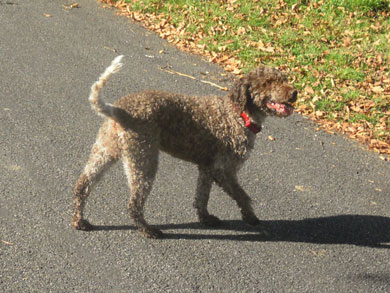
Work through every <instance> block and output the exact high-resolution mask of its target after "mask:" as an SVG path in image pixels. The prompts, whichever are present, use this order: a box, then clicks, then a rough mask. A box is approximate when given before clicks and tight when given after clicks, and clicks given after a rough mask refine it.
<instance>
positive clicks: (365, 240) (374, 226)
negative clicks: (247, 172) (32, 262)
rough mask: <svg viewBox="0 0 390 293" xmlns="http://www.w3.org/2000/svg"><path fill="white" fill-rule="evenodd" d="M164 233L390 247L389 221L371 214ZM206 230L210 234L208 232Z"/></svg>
mask: <svg viewBox="0 0 390 293" xmlns="http://www.w3.org/2000/svg"><path fill="white" fill-rule="evenodd" d="M157 227H158V228H159V229H161V230H162V231H163V232H164V230H198V231H205V233H190V232H188V233H182V232H180V233H171V232H165V233H164V239H188V240H202V239H213V240H234V241H252V242H255V241H259V242H304V243H318V244H350V245H357V246H367V247H375V248H390V218H387V217H381V216H370V215H340V216H329V217H321V218H310V219H303V220H272V221H262V222H261V225H259V226H256V227H251V226H248V225H246V224H245V223H244V222H243V221H240V220H234V221H222V224H221V225H220V226H218V227H216V228H206V227H204V226H201V225H200V224H199V223H194V222H193V223H184V224H166V225H157ZM94 230H98V231H99V230H100V231H102V230H103V231H108V230H136V228H135V227H134V226H130V225H129V226H127V225H126V226H95V227H94ZM206 231H207V233H206Z"/></svg>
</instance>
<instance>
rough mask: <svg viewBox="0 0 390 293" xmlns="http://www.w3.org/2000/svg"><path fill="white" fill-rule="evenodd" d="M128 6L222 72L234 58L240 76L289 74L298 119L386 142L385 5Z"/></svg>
mask: <svg viewBox="0 0 390 293" xmlns="http://www.w3.org/2000/svg"><path fill="white" fill-rule="evenodd" d="M106 1H110V0H106ZM111 1H112V0H111ZM127 2H128V3H129V5H130V7H131V10H133V11H137V12H139V13H143V14H148V15H149V16H148V21H154V22H156V23H163V24H164V25H166V23H169V24H170V25H173V26H174V27H175V28H176V29H177V30H178V32H176V33H177V34H179V35H178V36H177V38H176V39H177V40H179V41H183V42H187V44H188V43H191V44H194V45H193V47H194V48H196V47H197V46H200V47H201V48H204V50H205V51H203V52H202V53H204V54H206V56H209V57H210V56H211V57H213V58H214V60H215V61H216V62H219V63H221V64H222V65H223V66H225V68H226V64H228V65H231V64H233V63H232V62H230V60H231V59H232V58H233V59H235V60H238V62H237V63H236V64H238V66H240V68H239V69H240V70H242V72H247V71H249V70H251V69H253V68H254V67H256V66H258V65H259V64H266V65H271V66H283V68H284V69H286V68H287V69H286V70H287V71H289V72H290V74H291V75H292V76H293V78H294V80H295V85H296V87H297V88H298V89H300V99H299V100H298V102H297V107H298V109H304V110H302V112H303V113H305V114H307V115H311V113H310V111H309V110H308V109H312V110H313V111H320V112H321V113H322V111H323V112H325V114H324V115H321V119H322V118H323V117H325V118H328V119H332V117H333V118H335V117H336V118H335V119H339V120H343V119H344V118H343V117H348V118H347V119H344V120H347V122H350V123H355V124H356V123H357V124H359V123H361V128H362V129H366V128H365V127H367V124H370V125H374V126H375V127H377V130H376V128H374V129H373V130H372V129H368V130H367V129H366V130H367V133H371V135H372V136H373V137H378V138H379V139H380V140H381V141H383V142H387V143H389V144H390V129H389V122H388V120H387V118H388V117H389V120H390V109H389V104H390V86H389V81H390V74H389V71H390V69H389V68H390V33H389V32H390V0H340V1H336V0H329V1H322V0H312V1H309V0H285V1H280V0H264V1H256V0H235V1H234V0H207V1H206V0H164V1H162V0H128V1H127ZM164 20H165V22H164ZM162 29H164V28H162ZM173 33H175V32H173ZM224 56H227V57H226V58H224ZM221 60H222V61H221ZM226 60H228V61H229V62H230V63H229V62H227V61H226ZM224 62H227V63H224ZM232 66H233V65H232ZM232 66H231V68H230V69H229V70H232V68H233V69H234V67H232ZM316 97H317V98H316ZM318 97H320V98H318ZM373 102H374V105H375V106H364V107H362V109H364V110H361V111H364V113H360V112H358V113H354V112H353V109H355V108H356V109H358V107H359V105H371V104H372V103H373ZM351 103H353V105H355V106H354V107H355V108H354V107H350V106H351ZM313 104H314V109H313V106H312V105H313ZM346 109H349V110H348V111H352V112H345V113H344V111H347V110H346ZM379 133H380V135H379ZM389 153H390V147H389Z"/></svg>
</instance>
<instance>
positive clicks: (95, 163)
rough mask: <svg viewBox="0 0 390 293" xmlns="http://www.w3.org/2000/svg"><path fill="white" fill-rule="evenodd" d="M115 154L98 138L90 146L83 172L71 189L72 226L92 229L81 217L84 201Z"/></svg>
mask: <svg viewBox="0 0 390 293" xmlns="http://www.w3.org/2000/svg"><path fill="white" fill-rule="evenodd" d="M115 159H116V158H115V156H114V154H113V153H112V150H111V152H110V149H109V148H107V146H104V144H102V142H101V141H100V140H99V139H98V140H97V142H96V143H95V144H94V146H93V147H92V151H91V154H90V157H89V159H88V162H87V164H86V166H85V167H84V170H83V172H82V173H81V175H80V177H79V179H78V180H77V182H76V185H75V187H74V189H73V193H74V198H73V199H74V211H73V216H72V226H73V227H74V228H76V229H78V230H86V231H88V230H92V228H93V227H92V225H91V224H90V223H89V222H88V221H87V220H85V219H84V218H83V211H84V207H85V201H86V199H87V197H88V195H89V193H90V191H91V187H92V185H93V184H94V183H95V182H96V181H97V179H98V177H99V175H100V174H101V173H102V172H103V171H104V169H106V168H107V167H109V166H110V165H112V163H113V162H114V160H115Z"/></svg>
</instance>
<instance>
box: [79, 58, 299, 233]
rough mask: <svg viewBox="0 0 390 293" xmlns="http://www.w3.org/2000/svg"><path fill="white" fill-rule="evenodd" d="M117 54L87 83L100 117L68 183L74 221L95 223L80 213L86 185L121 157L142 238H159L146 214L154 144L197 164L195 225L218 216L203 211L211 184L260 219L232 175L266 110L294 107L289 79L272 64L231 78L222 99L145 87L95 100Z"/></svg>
mask: <svg viewBox="0 0 390 293" xmlns="http://www.w3.org/2000/svg"><path fill="white" fill-rule="evenodd" d="M121 58H122V56H118V57H117V58H116V59H115V60H114V61H113V62H112V64H111V66H109V67H108V68H107V69H106V71H105V72H104V73H103V74H102V76H101V77H100V78H99V80H98V81H97V82H96V83H95V84H93V86H92V88H91V94H90V97H89V101H90V102H91V105H92V108H93V109H94V110H95V111H96V112H97V113H99V114H100V115H102V116H104V117H106V119H105V121H104V123H103V126H102V127H101V128H100V130H99V133H98V135H97V139H96V142H95V144H94V146H93V148H92V152H91V155H90V157H89V160H88V163H87V165H86V166H85V168H84V170H83V172H82V174H81V176H80V178H79V180H78V181H77V183H76V186H75V187H74V201H75V209H74V214H73V219H72V224H73V227H75V228H76V229H80V230H91V229H92V228H93V226H92V225H91V224H90V223H89V222H88V221H87V220H85V219H83V209H84V205H85V200H86V198H87V196H88V194H89V192H90V189H91V185H92V183H93V182H94V181H96V180H95V179H96V178H97V177H98V175H99V174H101V172H102V171H103V170H104V168H105V167H107V166H108V165H110V164H111V163H112V162H114V161H117V160H118V159H121V160H122V162H123V166H124V170H125V172H126V175H127V178H128V184H129V187H130V202H129V205H128V208H129V211H130V216H131V218H132V219H133V220H134V222H135V224H136V225H137V227H138V229H139V231H140V232H141V233H142V234H143V235H145V236H146V237H150V238H158V237H160V236H162V232H161V231H160V230H158V229H157V228H155V227H151V226H149V225H148V223H147V222H146V221H145V219H144V204H145V200H146V198H147V196H148V194H149V193H150V190H151V188H152V183H153V180H154V178H155V175H156V171H157V164H158V154H159V151H160V150H161V151H164V152H167V153H169V154H171V155H172V156H174V157H177V158H180V159H183V160H186V161H190V162H192V163H195V164H196V165H197V166H198V169H199V177H198V182H197V189H196V195H195V202H194V207H195V208H196V211H197V214H198V217H199V221H200V222H201V223H203V224H205V225H210V226H213V225H217V224H219V222H220V221H219V219H218V218H217V217H215V216H213V215H211V214H209V212H208V211H207V203H208V200H209V193H210V189H211V186H212V184H213V182H216V183H217V184H218V185H220V186H221V187H222V188H223V190H224V191H225V192H226V193H227V194H228V195H229V196H230V197H231V198H233V199H234V200H235V201H236V202H237V204H238V206H239V208H240V209H241V213H242V218H243V220H244V221H245V222H246V223H248V224H250V225H256V224H257V223H259V219H258V218H257V217H256V215H255V214H254V212H253V210H252V207H251V203H250V198H249V196H248V195H247V194H246V193H245V191H244V190H243V189H242V188H241V186H240V185H239V183H238V182H237V175H236V174H237V171H238V169H239V168H240V166H241V165H242V164H243V162H244V161H245V160H246V159H247V158H248V155H249V152H250V150H251V149H252V148H253V145H254V140H255V135H256V132H258V131H259V130H260V129H259V126H257V125H260V124H261V122H262V121H263V120H264V118H265V117H266V115H267V114H272V115H276V116H281V117H285V116H288V115H290V114H291V113H292V112H293V108H292V106H291V105H290V104H288V103H292V102H294V101H295V100H296V98H297V90H296V89H295V88H294V87H293V86H291V85H290V84H289V83H288V82H287V78H286V77H285V76H284V75H283V74H282V73H281V72H279V71H277V70H275V69H272V68H269V67H260V68H258V69H256V70H255V71H252V72H250V73H249V74H247V75H246V76H244V77H243V78H241V79H240V80H238V81H236V83H235V84H234V86H233V88H232V89H231V90H230V92H229V93H228V94H227V95H226V96H225V97H218V96H206V97H195V96H185V95H180V94H174V93H167V92H160V91H144V92H140V93H136V94H131V95H128V96H125V97H123V98H121V99H119V100H118V101H117V102H115V103H114V104H113V105H110V104H107V103H105V102H103V101H102V100H101V99H99V91H100V89H101V88H102V87H103V86H104V84H105V83H106V81H107V80H108V78H109V77H110V75H111V74H113V73H115V72H117V71H118V70H119V69H120V67H121V66H122V64H121V63H120V60H121ZM252 121H254V123H253V122H252Z"/></svg>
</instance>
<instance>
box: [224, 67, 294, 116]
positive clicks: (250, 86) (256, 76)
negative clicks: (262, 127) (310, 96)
mask: <svg viewBox="0 0 390 293" xmlns="http://www.w3.org/2000/svg"><path fill="white" fill-rule="evenodd" d="M297 95H298V91H297V90H296V89H295V88H294V87H293V86H292V85H291V84H289V83H288V81H287V77H286V75H284V74H283V73H282V72H280V71H278V70H276V69H274V68H270V67H265V66H261V67H259V68H257V69H256V70H253V71H251V72H249V73H248V74H246V75H245V76H243V77H242V78H241V79H239V80H238V81H236V82H235V84H234V85H233V87H232V89H231V90H230V93H229V96H230V98H231V99H232V101H233V103H234V104H235V106H236V107H237V108H238V109H239V111H248V112H249V114H251V115H252V116H253V117H254V118H255V119H256V117H257V116H258V117H263V116H264V114H270V115H275V116H279V117H287V116H289V115H290V114H292V112H293V110H294V108H293V106H292V105H291V103H294V102H295V101H296V100H297ZM260 119H261V118H260Z"/></svg>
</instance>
